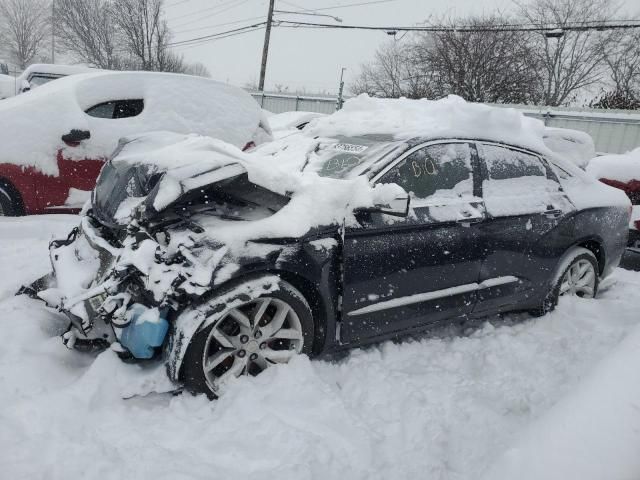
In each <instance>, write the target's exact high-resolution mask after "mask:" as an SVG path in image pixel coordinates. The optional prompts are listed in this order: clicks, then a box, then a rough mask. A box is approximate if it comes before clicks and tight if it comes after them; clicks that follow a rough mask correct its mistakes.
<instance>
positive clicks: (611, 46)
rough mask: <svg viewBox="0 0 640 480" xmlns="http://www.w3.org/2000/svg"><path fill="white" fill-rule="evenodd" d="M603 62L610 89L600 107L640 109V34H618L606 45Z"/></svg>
mask: <svg viewBox="0 0 640 480" xmlns="http://www.w3.org/2000/svg"><path fill="white" fill-rule="evenodd" d="M604 61H605V65H606V68H607V70H608V73H609V74H610V77H611V78H610V80H609V83H610V86H609V88H608V91H606V93H605V94H604V95H603V96H602V98H601V104H600V105H598V106H601V107H604V108H632V109H637V108H640V32H626V31H620V32H616V33H615V34H614V36H613V41H611V42H610V43H608V44H606V45H605V49H604Z"/></svg>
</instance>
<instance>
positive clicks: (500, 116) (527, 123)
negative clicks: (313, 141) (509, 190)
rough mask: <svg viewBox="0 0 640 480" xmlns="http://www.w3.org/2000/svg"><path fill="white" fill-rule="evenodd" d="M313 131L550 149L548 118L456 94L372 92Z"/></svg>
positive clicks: (319, 122) (314, 125)
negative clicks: (543, 119) (471, 140)
mask: <svg viewBox="0 0 640 480" xmlns="http://www.w3.org/2000/svg"><path fill="white" fill-rule="evenodd" d="M305 130H306V131H307V132H308V133H307V134H308V135H320V136H324V137H332V136H335V135H345V136H358V135H365V134H391V135H394V136H395V137H396V138H398V139H409V138H413V137H426V138H440V137H445V138H446V137H460V138H480V139H484V140H494V141H498V142H506V143H510V144H512V145H517V146H521V147H526V148H530V149H532V150H535V151H538V152H540V153H549V152H550V150H549V148H548V147H547V146H546V145H545V144H544V141H543V139H542V138H543V136H544V132H545V126H544V123H543V122H541V121H540V120H537V119H534V118H530V117H525V116H524V115H523V114H522V113H521V112H519V111H517V110H514V109H512V108H498V107H492V106H489V105H484V104H479V103H468V102H466V101H464V100H463V99H462V98H460V97H458V96H455V95H450V96H448V97H446V98H443V99H441V100H427V99H421V100H409V99H406V98H400V99H380V98H372V97H369V96H368V95H366V94H362V95H359V96H357V97H355V98H352V99H350V100H347V102H346V103H345V105H344V107H343V108H342V110H340V111H338V112H336V113H334V114H333V115H329V116H326V117H322V118H318V119H315V120H313V122H312V123H311V124H310V125H309V126H308V127H307V128H306V129H305Z"/></svg>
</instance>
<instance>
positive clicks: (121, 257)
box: [26, 96, 629, 396]
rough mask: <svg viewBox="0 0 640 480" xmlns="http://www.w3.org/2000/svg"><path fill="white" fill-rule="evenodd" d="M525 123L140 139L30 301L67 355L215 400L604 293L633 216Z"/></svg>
mask: <svg viewBox="0 0 640 480" xmlns="http://www.w3.org/2000/svg"><path fill="white" fill-rule="evenodd" d="M543 132H544V127H543V125H542V123H541V122H539V121H537V120H533V119H529V118H525V117H523V116H522V115H521V114H519V113H518V112H516V111H513V110H505V109H496V108H491V107H487V106H483V105H475V104H468V103H465V102H464V101H462V100H461V99H459V98H456V97H451V98H448V99H444V100H441V101H437V102H431V101H412V100H404V99H403V100H375V99H371V98H368V97H366V96H361V97H358V98H356V99H354V100H351V101H349V102H347V104H346V106H345V108H344V109H343V110H342V111H340V112H338V113H336V114H334V115H331V116H327V117H324V118H319V119H316V120H315V121H314V122H313V123H312V124H311V125H309V127H308V128H306V129H305V130H303V131H302V132H301V133H300V134H299V135H294V136H290V137H287V138H283V139H280V140H278V141H275V142H272V143H268V144H264V145H263V146H261V147H259V148H258V149H256V150H255V151H253V152H252V153H244V152H241V151H240V150H239V149H237V148H236V147H233V146H231V145H228V144H225V143H223V142H221V141H218V140H213V139H208V138H205V137H198V136H185V135H177V134H148V135H144V136H138V137H133V138H128V139H125V140H123V141H122V142H121V145H120V148H119V149H118V151H117V152H116V154H115V156H114V157H113V158H112V159H111V160H110V161H109V162H108V163H107V165H106V166H105V168H104V169H103V170H102V173H101V175H100V178H99V180H98V184H97V187H96V189H95V190H94V192H93V196H92V201H91V205H90V207H89V208H88V209H87V211H86V212H85V214H84V215H83V217H82V220H81V224H80V226H79V227H78V228H77V229H74V230H73V231H72V232H71V233H70V235H69V237H68V238H67V239H64V240H57V241H54V242H52V243H51V247H50V254H51V261H52V266H53V273H52V274H51V275H50V276H48V277H46V278H43V279H41V280H40V281H38V282H36V283H35V284H34V285H32V286H31V287H29V288H28V289H26V291H27V292H28V293H31V294H34V295H35V294H37V295H38V296H39V297H40V298H42V299H44V300H45V301H46V302H47V303H48V304H49V305H51V306H54V307H56V308H58V309H60V310H61V311H63V312H65V313H66V314H67V316H68V317H69V320H70V326H69V330H68V331H67V332H66V333H65V334H64V340H65V343H66V344H67V345H68V346H70V347H72V346H76V347H93V346H98V347H106V346H107V345H111V347H112V348H113V349H115V350H116V351H118V352H119V353H120V355H121V356H123V357H125V358H129V359H137V360H144V359H153V360H157V361H164V362H166V364H167V367H168V374H169V376H170V378H171V379H172V380H174V381H175V382H177V383H183V384H184V385H185V386H186V387H187V388H188V389H189V390H192V391H196V392H205V393H207V394H208V395H210V396H215V395H218V394H219V393H220V389H221V388H222V387H223V386H224V384H225V383H226V381H227V380H228V379H230V378H233V377H236V376H239V375H242V374H246V375H257V374H259V373H260V372H261V371H263V370H264V369H265V368H268V367H269V366H270V365H273V364H277V363H284V362H287V361H288V360H289V359H290V358H291V357H292V356H293V355H295V354H299V353H304V354H308V355H311V356H315V355H321V354H326V353H328V352H332V351H335V350H338V349H344V348H351V347H354V346H359V345H362V344H364V343H368V342H373V341H379V340H383V339H386V338H389V337H392V336H396V335H399V334H404V333H407V332H411V331H415V330H420V329H425V328H429V327H431V326H433V325H437V324H442V323H443V322H445V323H446V322H458V321H463V320H470V319H473V318H477V317H482V316H486V315H489V314H495V313H499V312H504V311H510V310H529V311H532V312H534V313H540V312H545V311H547V310H549V309H551V308H553V306H554V305H555V303H556V301H557V299H558V297H559V296H560V295H563V294H576V295H580V296H585V297H593V296H595V295H596V293H597V288H598V283H599V280H600V278H602V277H604V276H606V275H608V274H609V273H610V272H611V270H612V269H613V268H614V267H615V266H616V265H617V264H618V262H619V260H620V257H621V255H622V252H623V250H624V246H625V243H626V239H627V230H626V226H627V223H628V221H629V201H628V199H627V198H626V197H625V196H624V194H623V193H622V192H620V191H618V190H616V189H613V188H610V187H608V186H606V185H603V184H601V183H599V182H597V181H595V180H594V179H592V178H591V177H589V176H588V175H586V174H585V173H584V172H583V171H582V170H580V169H579V168H577V167H576V166H575V165H573V164H572V163H571V162H567V161H563V160H562V159H561V158H558V157H556V156H555V155H554V154H553V153H552V152H551V151H549V150H548V149H547V148H546V147H545V145H544V142H543V138H542V137H543Z"/></svg>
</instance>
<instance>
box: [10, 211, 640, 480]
mask: <svg viewBox="0 0 640 480" xmlns="http://www.w3.org/2000/svg"><path fill="white" fill-rule="evenodd" d="M75 222H76V219H75V218H74V217H72V216H56V217H53V216H42V217H30V218H21V219H2V218H0V331H1V332H2V343H1V345H0V385H1V388H0V478H12V479H18V478H46V479H65V480H67V479H75V478H87V479H101V480H102V479H112V478H113V479H120V478H132V479H145V478H153V479H183V478H184V479H187V478H189V479H191V478H198V479H205V478H206V479H212V478H215V479H217V478H220V479H226V478H256V479H258V478H259V479H265V478H279V479H289V478H292V479H293V478H295V479H296V480H301V479H307V478H309V479H311V478H313V479H320V480H324V479H333V478H345V479H352V478H353V479H360V478H362V479H369V478H380V479H389V478H393V479H403V478H424V479H478V478H480V477H481V476H482V474H483V472H486V471H491V472H493V473H492V475H493V474H495V477H494V478H498V477H500V478H505V479H506V478H514V477H520V475H519V474H520V473H522V472H521V471H520V470H519V468H518V466H519V465H520V464H521V465H522V466H523V467H524V466H525V465H526V468H529V473H530V474H532V472H534V470H531V468H530V467H531V465H534V466H535V467H536V468H538V469H540V468H541V470H535V473H537V474H538V475H537V476H532V477H531V478H551V477H557V478H581V479H584V478H607V480H611V479H614V478H640V470H638V471H630V470H628V469H626V470H624V473H625V474H626V475H627V476H626V477H623V476H620V470H619V469H618V470H616V469H615V468H613V467H614V465H611V467H612V469H611V472H612V475H611V476H605V477H599V476H593V475H592V476H591V477H589V475H588V472H589V470H588V471H587V475H584V470H583V469H582V470H576V471H580V472H581V476H579V477H578V476H572V475H571V471H569V473H567V470H566V469H565V470H562V467H561V466H559V465H560V464H559V463H558V462H560V463H561V460H562V455H558V454H557V451H555V452H556V455H555V457H553V455H551V454H550V453H549V452H550V451H551V450H552V447H553V448H556V447H557V448H560V449H561V448H562V446H563V443H562V440H565V439H570V438H572V437H571V432H575V433H576V434H579V435H580V437H578V438H579V441H578V442H577V443H578V444H579V445H583V444H584V445H587V446H589V445H592V444H593V442H591V443H589V440H590V439H591V440H593V439H594V438H600V439H603V440H604V441H607V442H608V443H609V444H610V445H612V446H615V442H612V441H609V437H608V436H606V435H609V436H610V437H611V438H612V439H615V438H618V437H616V433H617V431H616V430H615V429H616V428H622V426H621V425H622V424H625V425H626V426H627V427H629V428H631V431H633V428H637V427H638V426H640V425H638V418H640V413H638V411H640V408H639V407H636V409H637V411H636V415H635V417H634V416H633V415H630V414H629V412H630V411H632V410H633V409H630V410H628V411H627V410H625V406H626V407H627V408H630V407H629V405H630V404H629V402H627V401H626V400H628V399H625V398H624V396H625V394H628V393H629V392H627V391H624V388H622V393H621V389H620V388H618V389H616V385H617V387H620V386H621V385H622V386H624V385H625V384H626V382H627V381H628V380H630V379H635V385H640V381H639V380H640V379H639V378H638V376H639V374H638V372H639V371H640V369H638V363H637V361H638V357H639V355H638V351H639V350H640V346H639V345H638V344H639V343H640V341H639V340H640V339H638V337H639V335H638V328H640V315H639V310H640V308H639V307H640V300H638V296H637V292H638V289H639V288H640V273H635V272H628V271H624V270H617V271H616V272H615V275H614V277H613V278H611V279H609V280H607V282H606V283H605V284H604V285H603V286H602V290H601V295H600V298H599V299H597V300H578V299H563V301H562V302H561V304H560V306H559V308H558V309H557V310H556V311H555V312H553V313H552V314H549V315H546V316H544V317H542V318H538V319H526V321H525V322H523V323H515V322H514V320H517V318H516V317H509V318H506V319H502V320H498V319H492V321H491V322H488V323H486V324H485V325H484V326H483V327H482V328H480V329H478V330H475V331H471V332H466V335H464V336H453V335H452V336H446V335H440V336H439V337H438V338H423V339H414V340H412V341H405V342H403V343H391V342H387V343H385V344H383V345H380V346H377V347H372V348H369V349H366V350H358V351H354V352H352V353H351V354H350V355H348V356H347V357H346V358H343V359H341V360H339V361H336V362H334V363H329V362H326V361H312V362H310V361H309V360H307V359H306V358H299V359H296V361H294V362H293V363H292V364H290V365H287V366H281V367H275V368H272V369H270V370H268V371H267V372H266V373H265V374H263V375H261V376H259V377H257V378H254V379H246V378H244V379H240V380H238V381H237V382H235V383H233V384H232V385H230V386H229V388H228V390H227V391H226V394H225V395H224V396H223V397H222V398H221V399H220V400H218V401H216V402H209V401H208V400H206V398H205V397H204V396H198V397H193V396H191V395H188V394H184V395H179V396H172V395H171V394H151V395H148V396H146V397H142V396H136V397H133V398H131V399H129V400H123V397H131V396H132V395H133V394H136V393H137V394H144V393H148V392H152V391H154V390H162V389H164V388H166V387H167V385H166V383H165V381H164V379H163V372H162V371H160V370H157V369H155V370H154V369H143V368H141V367H139V366H135V365H126V364H124V363H122V362H120V360H118V359H117V358H116V357H115V355H114V354H113V353H112V352H110V351H107V352H104V353H102V354H100V355H97V356H95V355H93V356H92V355H87V354H81V353H78V352H71V351H68V350H66V349H65V348H64V347H63V346H62V344H61V342H60V340H59V338H58V337H57V336H58V335H59V334H60V332H61V331H62V329H63V328H64V323H65V322H64V320H63V319H62V318H61V317H60V315H57V314H56V313H53V312H49V311H46V310H45V309H44V308H43V307H42V305H41V304H40V303H39V302H36V301H33V300H30V299H27V298H25V297H13V296H12V294H13V292H14V291H15V290H16V289H17V287H18V286H19V285H20V284H21V283H24V282H26V281H27V280H31V279H33V278H35V277H37V276H38V275H40V274H43V273H45V272H46V271H47V269H48V258H47V250H46V245H47V242H48V240H49V239H50V238H51V236H52V234H55V236H58V237H59V236H62V235H63V234H65V233H66V232H67V231H68V230H69V229H70V227H71V226H72V225H74V224H75ZM520 319H521V318H520ZM634 330H635V335H634ZM625 337H628V338H627V340H626V341H625V342H624V344H623V345H622V347H619V344H620V342H622V341H623V339H625ZM629 352H631V353H629ZM612 355H613V360H612V357H611V356H612ZM633 355H635V361H636V363H632V364H631V365H627V367H628V368H627V369H626V370H625V369H624V368H620V367H621V364H624V359H627V360H628V359H629V358H633ZM620 356H622V358H620ZM606 359H608V360H606ZM603 360H604V364H603V363H601V362H602V361H603ZM597 365H599V366H598V367H597ZM611 369H616V370H615V371H618V370H619V371H620V375H619V376H618V375H611V371H612V370H611ZM594 370H595V376H592V375H594V373H593V372H594ZM633 375H635V377H633V378H632V376H633ZM594 379H596V380H597V382H598V383H597V384H596V385H595V386H594V385H590V383H589V382H591V383H593V382H594V381H595V380H594ZM585 382H586V384H585ZM616 382H617V383H616ZM632 383H633V382H632ZM599 385H603V389H606V390H607V391H610V392H612V393H611V395H603V396H602V397H601V398H599V397H598V398H596V397H594V396H593V392H594V391H595V390H597V389H598V386H599ZM635 390H636V393H637V390H638V388H636V389H635ZM575 397H577V398H578V399H584V402H583V404H582V407H584V405H587V406H588V407H590V408H587V407H584V408H582V409H581V408H580V404H579V402H578V401H577V400H575V399H574V398H575ZM594 398H596V400H597V401H596V403H595V407H594V404H590V403H589V400H590V399H591V400H593V399H594ZM613 400H619V401H621V403H615V402H614V401H613ZM635 401H636V404H637V405H640V398H637V397H636V398H635ZM567 402H568V406H567ZM563 405H564V406H563ZM572 405H576V408H575V409H574V410H575V414H574V415H568V414H567V412H568V411H572V409H571V406H572ZM598 405H601V406H602V409H603V413H607V415H604V414H603V415H602V416H601V417H598V414H597V412H598V408H597V407H598ZM612 405H615V408H611V406H612ZM631 406H632V405H631ZM552 407H553V408H552ZM604 411H606V412H604ZM563 412H564V413H563ZM581 412H582V413H586V414H590V415H591V417H587V416H584V415H583V416H582V417H580V415H581ZM618 413H619V415H617V414H618ZM563 415H565V416H563ZM593 415H595V417H594V416H593ZM565 417H570V418H568V419H567V422H566V423H564V424H563V423H562V422H563V419H564V418H565ZM581 418H582V420H581ZM585 418H592V419H593V420H594V421H593V423H589V422H586V421H585ZM620 420H623V421H622V422H621V421H620ZM634 422H635V423H634ZM550 423H551V424H552V426H551V427H549V426H548V424H550ZM576 423H578V426H579V427H581V428H579V429H578V430H576ZM619 424H620V425H619ZM590 425H593V426H594V427H593V428H591V427H590ZM553 426H557V427H558V428H559V431H561V432H564V433H565V436H564V437H562V436H558V435H552V437H551V438H549V435H550V432H551V433H552V432H553V431H552V428H553ZM607 427H611V428H610V429H609V430H611V429H613V431H608V430H607ZM594 429H595V435H594ZM541 432H542V433H541ZM545 434H546V436H545ZM605 434H606V435H605ZM629 435H630V436H629ZM629 435H627V436H621V437H619V438H621V439H622V441H624V445H626V446H627V447H629V448H627V450H629V449H631V450H633V447H634V442H635V445H636V446H637V449H636V450H637V451H640V436H638V435H640V434H638V431H637V430H636V436H635V437H634V436H633V435H632V434H629ZM554 438H555V439H557V438H560V440H559V443H555V444H554V443H553V442H552V441H551V440H553V439H554ZM582 441H583V442H582ZM596 444H597V442H596ZM532 445H533V446H532ZM514 446H518V448H517V449H515V450H514ZM564 446H565V447H567V444H564ZM538 447H540V448H541V451H542V453H543V454H542V455H541V456H539V457H536V455H537V454H538V453H540V452H539V451H538ZM574 447H575V445H574ZM545 449H546V451H547V455H544V451H545ZM574 451H577V450H575V448H574V450H569V453H568V455H569V458H564V460H565V466H566V464H567V463H568V464H569V465H571V464H572V462H573V463H576V464H577V463H580V464H581V465H584V464H585V462H586V464H587V465H588V463H589V461H592V462H597V461H598V458H597V456H591V458H590V456H589V455H588V453H589V450H588V449H587V455H581V456H576V457H575V458H572V457H571V456H570V455H572V452H574ZM620 451H622V452H623V453H625V452H626V451H625V450H624V448H615V449H614V448H611V449H610V451H609V452H608V453H609V455H608V456H605V457H603V458H602V459H601V460H602V461H601V462H600V464H602V465H603V467H604V469H603V470H600V471H596V470H590V471H591V473H592V474H593V473H594V472H595V474H596V475H600V474H601V472H602V471H604V472H607V471H608V469H607V465H608V464H609V463H612V462H616V465H615V466H616V468H619V465H620V463H621V460H620V458H619V457H616V454H617V453H618V452H620ZM552 453H553V452H552ZM505 454H506V455H505ZM552 457H553V460H554V462H553V463H552V462H551V461H550V460H549V462H550V463H549V464H548V468H547V469H545V466H546V465H547V464H546V463H544V462H545V461H546V460H547V459H551V458H552ZM538 458H539V459H540V462H542V463H540V462H536V459H538ZM519 460H521V462H520V463H519ZM527 461H528V462H529V463H527ZM623 467H625V465H623ZM488 469H492V470H488ZM514 472H515V473H514ZM540 472H541V473H540ZM524 473H527V472H524ZM560 473H562V474H563V475H564V476H559V474H560Z"/></svg>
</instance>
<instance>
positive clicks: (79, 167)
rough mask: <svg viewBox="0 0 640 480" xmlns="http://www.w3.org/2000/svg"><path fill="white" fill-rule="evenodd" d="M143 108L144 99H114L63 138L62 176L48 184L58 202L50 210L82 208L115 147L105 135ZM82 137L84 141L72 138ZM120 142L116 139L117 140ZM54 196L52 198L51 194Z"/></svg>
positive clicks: (94, 109) (91, 110)
mask: <svg viewBox="0 0 640 480" xmlns="http://www.w3.org/2000/svg"><path fill="white" fill-rule="evenodd" d="M143 108H144V102H143V101H142V100H141V99H132V100H113V101H108V102H102V103H99V104H97V105H93V106H92V107H90V108H88V109H87V110H86V112H85V113H86V115H87V125H86V126H85V127H84V128H87V130H84V129H81V128H78V129H77V130H75V131H72V132H65V135H63V138H64V143H65V147H64V148H61V149H60V150H58V158H57V161H58V170H59V175H58V177H56V178H55V180H52V182H49V183H50V185H48V189H49V192H50V194H49V197H53V198H55V201H53V202H51V201H50V204H49V205H47V208H49V209H55V210H59V209H77V208H80V207H82V204H83V203H84V200H86V199H87V198H89V192H90V191H91V190H93V188H94V187H95V183H96V179H97V178H98V175H99V173H100V170H101V169H102V165H103V164H104V162H105V161H106V160H107V158H108V157H109V155H110V154H111V152H112V151H113V149H115V147H116V144H115V143H114V141H108V139H105V138H104V137H105V135H104V132H109V131H111V130H113V129H114V128H121V125H117V124H114V123H113V122H122V121H123V119H124V121H125V122H126V121H127V120H126V119H128V118H131V117H135V116H137V115H139V114H140V113H141V112H142V110H143ZM73 133H75V134H76V135H78V134H80V137H77V138H83V139H82V140H76V139H74V138H73V135H72V134H73ZM115 141H116V142H117V139H116V140H115ZM52 193H53V195H52Z"/></svg>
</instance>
